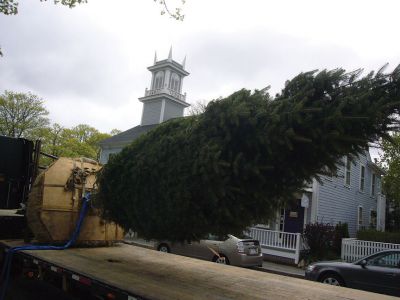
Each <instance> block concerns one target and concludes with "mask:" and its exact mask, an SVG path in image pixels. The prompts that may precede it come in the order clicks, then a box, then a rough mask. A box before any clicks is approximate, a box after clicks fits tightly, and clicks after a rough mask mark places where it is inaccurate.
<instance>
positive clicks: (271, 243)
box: [249, 227, 304, 264]
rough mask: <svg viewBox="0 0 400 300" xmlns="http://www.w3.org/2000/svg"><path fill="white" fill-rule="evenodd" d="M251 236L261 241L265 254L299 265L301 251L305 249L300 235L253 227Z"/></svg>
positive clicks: (250, 232)
mask: <svg viewBox="0 0 400 300" xmlns="http://www.w3.org/2000/svg"><path fill="white" fill-rule="evenodd" d="M249 235H250V236H251V237H252V238H253V239H256V240H259V241H260V245H261V249H262V252H263V253H264V254H267V255H273V256H279V257H285V258H289V259H293V261H294V263H295V264H298V263H299V258H300V250H302V249H303V248H304V245H303V243H302V237H301V234H300V233H290V232H282V231H274V230H267V229H261V228H256V227H252V228H250V230H249Z"/></svg>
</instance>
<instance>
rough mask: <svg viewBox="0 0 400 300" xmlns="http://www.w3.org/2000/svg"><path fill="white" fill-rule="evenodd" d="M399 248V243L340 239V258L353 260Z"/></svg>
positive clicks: (348, 260)
mask: <svg viewBox="0 0 400 300" xmlns="http://www.w3.org/2000/svg"><path fill="white" fill-rule="evenodd" d="M392 249H399V250H400V244H390V243H380V242H372V241H363V240H357V239H355V238H347V239H342V255H341V256H342V260H343V261H347V262H353V261H356V260H358V259H361V258H363V257H364V256H368V255H372V254H374V253H377V252H379V251H383V250H392Z"/></svg>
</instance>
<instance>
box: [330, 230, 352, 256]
mask: <svg viewBox="0 0 400 300" xmlns="http://www.w3.org/2000/svg"><path fill="white" fill-rule="evenodd" d="M349 236H350V235H349V226H348V225H347V223H341V222H339V223H338V224H336V226H335V230H334V234H333V241H332V250H333V251H334V253H335V254H336V255H337V256H340V253H341V251H342V239H344V238H348V237H349Z"/></svg>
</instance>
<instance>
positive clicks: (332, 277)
mask: <svg viewBox="0 0 400 300" xmlns="http://www.w3.org/2000/svg"><path fill="white" fill-rule="evenodd" d="M319 281H320V282H322V283H325V284H329V285H336V286H346V285H345V284H344V281H343V279H342V277H340V276H339V275H338V274H335V273H328V274H325V275H323V276H322V277H321V278H320V280H319Z"/></svg>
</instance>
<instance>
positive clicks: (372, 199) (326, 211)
mask: <svg viewBox="0 0 400 300" xmlns="http://www.w3.org/2000/svg"><path fill="white" fill-rule="evenodd" d="M368 161H370V158H369V156H368V157H367V156H360V157H359V158H358V159H356V160H354V161H353V162H352V164H351V173H350V186H347V185H346V184H345V165H343V166H340V168H339V170H338V172H337V174H336V175H337V176H334V177H332V178H330V177H327V176H324V177H322V184H319V192H318V197H317V198H318V208H317V220H318V222H323V223H330V224H332V225H336V224H337V223H339V222H342V223H347V224H348V226H349V234H350V236H351V237H355V235H356V233H357V230H358V229H360V228H359V226H358V207H359V206H362V208H363V224H362V227H365V228H368V227H369V225H370V211H371V209H372V210H375V211H377V197H378V195H379V193H380V178H379V176H378V175H377V180H376V191H375V195H373V196H372V195H371V180H372V174H373V171H372V169H371V168H370V167H369V166H368ZM343 162H344V163H345V162H346V160H345V159H344V160H343ZM360 164H362V165H364V166H365V187H364V191H363V192H361V191H360V168H361V166H360Z"/></svg>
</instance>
